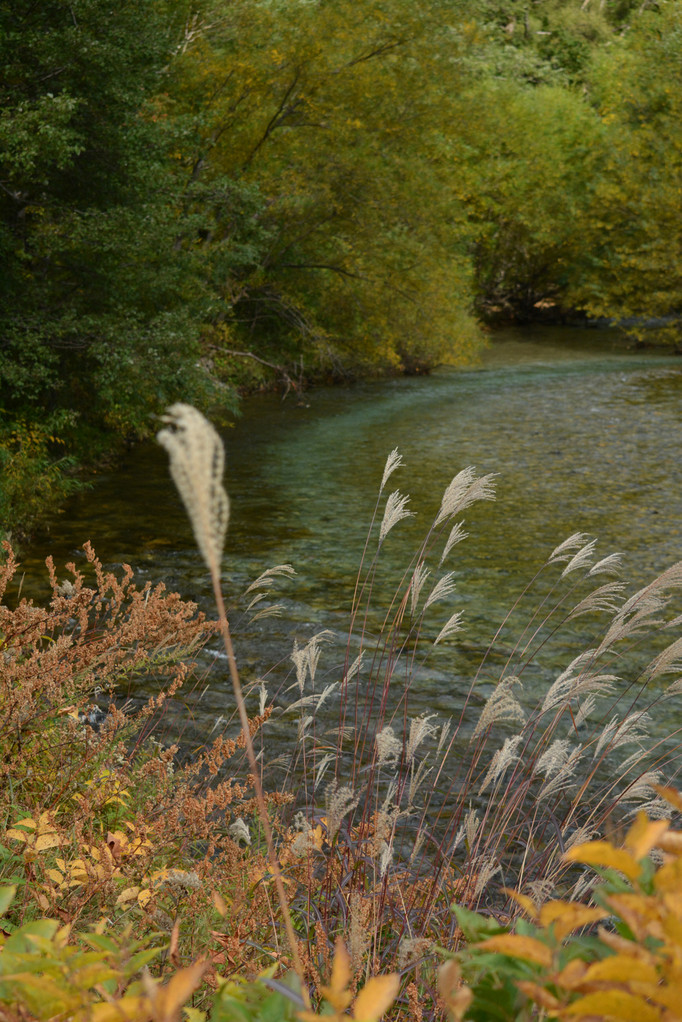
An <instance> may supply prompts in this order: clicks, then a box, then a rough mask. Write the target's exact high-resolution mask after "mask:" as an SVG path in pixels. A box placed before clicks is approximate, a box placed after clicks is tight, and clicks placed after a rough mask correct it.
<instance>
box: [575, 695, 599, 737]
mask: <svg viewBox="0 0 682 1022" xmlns="http://www.w3.org/2000/svg"><path fill="white" fill-rule="evenodd" d="M596 705H597V697H596V696H595V694H594V693H593V692H591V693H590V694H589V695H588V696H587V698H585V699H583V701H582V702H581V704H580V706H579V707H578V712H577V713H576V715H575V726H576V728H578V727H580V725H581V724H584V723H585V721H586V720H587V719H588V717H589V716H590V714H591V713H592V711H593V710H594V708H595V706H596Z"/></svg>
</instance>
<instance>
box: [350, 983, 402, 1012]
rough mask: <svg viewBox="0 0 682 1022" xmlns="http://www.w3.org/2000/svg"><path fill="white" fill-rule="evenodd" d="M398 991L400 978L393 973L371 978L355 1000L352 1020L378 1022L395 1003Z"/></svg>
mask: <svg viewBox="0 0 682 1022" xmlns="http://www.w3.org/2000/svg"><path fill="white" fill-rule="evenodd" d="M399 989H400V976H398V974H397V973H395V972H392V973H389V975H388V976H374V977H372V979H370V980H369V981H368V982H367V983H365V985H364V987H363V988H362V990H361V991H360V993H359V994H358V996H357V998H356V1000H355V1004H354V1005H353V1018H355V1019H357V1020H358V1022H378V1020H379V1019H380V1018H381V1016H382V1015H383V1014H384V1012H385V1011H387V1010H388V1009H389V1008H390V1007H391V1005H392V1004H393V1002H394V1001H395V999H396V997H397V996H398V990H399Z"/></svg>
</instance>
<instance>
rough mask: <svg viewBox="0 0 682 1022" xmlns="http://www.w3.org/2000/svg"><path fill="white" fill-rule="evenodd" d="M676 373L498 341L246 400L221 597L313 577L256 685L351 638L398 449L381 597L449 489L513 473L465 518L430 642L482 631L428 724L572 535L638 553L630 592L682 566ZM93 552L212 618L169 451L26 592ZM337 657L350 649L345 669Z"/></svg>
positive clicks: (659, 365) (643, 357) (436, 682)
mask: <svg viewBox="0 0 682 1022" xmlns="http://www.w3.org/2000/svg"><path fill="white" fill-rule="evenodd" d="M678 366H679V362H678V361H677V360H676V359H675V358H673V357H672V356H661V355H652V354H647V353H644V354H639V353H634V352H632V351H628V350H627V349H626V348H625V347H624V346H622V345H620V346H619V345H617V344H616V343H615V342H614V340H613V337H612V335H611V334H609V333H603V332H602V333H597V332H596V331H578V330H576V331H572V330H561V331H559V330H552V331H550V330H546V329H544V330H537V331H535V332H533V333H530V334H529V333H528V332H525V333H523V334H522V333H520V332H508V333H506V334H505V335H502V336H501V337H500V338H498V339H496V341H495V343H494V344H493V345H491V347H490V349H489V350H488V351H487V352H486V353H485V354H484V356H483V358H482V361H481V364H480V366H479V367H478V368H476V369H474V370H470V371H465V372H454V371H448V370H444V371H442V372H439V373H436V374H434V375H433V376H431V377H419V378H414V379H397V380H391V381H388V382H378V383H365V384H361V385H358V386H354V387H351V388H329V389H325V388H321V389H317V390H313V391H311V392H310V393H309V394H307V395H306V402H307V404H306V406H305V407H301V406H297V405H296V404H295V403H294V402H293V401H292V400H291V399H289V400H287V401H285V402H282V401H281V400H280V399H279V398H278V397H277V396H276V395H269V396H265V397H254V398H251V399H249V400H247V401H245V402H244V408H243V415H242V416H241V418H240V419H239V420H238V421H236V422H235V423H234V424H232V425H231V426H229V427H227V428H226V429H225V433H224V435H225V440H226V446H227V463H228V476H227V483H228V489H229V493H230V498H231V502H232V520H231V523H230V530H229V536H228V546H227V551H226V556H225V562H224V578H225V590H226V593H227V594H228V596H229V595H230V594H233V595H235V597H236V595H237V594H238V593H239V592H241V591H242V590H243V589H244V588H245V586H246V585H247V584H248V582H249V581H251V580H252V579H253V578H254V577H255V576H257V575H258V574H259V573H260V572H261V571H263V570H264V569H265V568H267V567H269V566H271V565H273V564H278V563H282V562H288V563H291V564H293V566H294V567H295V568H296V571H297V572H298V575H297V578H296V580H294V582H290V583H286V584H285V585H280V586H279V591H278V594H277V595H278V600H279V602H282V603H283V604H284V614H283V616H282V617H281V618H277V619H274V618H273V619H266V620H263V621H261V622H258V623H256V624H255V625H249V624H247V623H246V622H245V621H243V620H242V619H240V618H239V616H238V615H235V617H234V626H235V632H236V641H237V645H238V649H239V659H240V662H241V665H242V669H243V672H244V674H245V677H246V679H247V680H248V679H249V678H251V679H253V678H256V677H258V676H260V675H262V674H263V673H264V672H267V671H268V670H269V669H270V668H272V667H273V666H274V670H273V672H272V673H271V674H270V675H268V678H269V684H270V686H271V687H274V688H277V686H278V685H280V684H282V681H283V678H284V675H285V673H286V671H288V666H287V657H288V655H289V652H290V650H291V644H292V640H293V637H294V636H296V637H298V638H299V639H305V638H307V637H309V636H310V635H311V634H312V633H313V632H315V631H318V630H319V629H320V628H323V627H326V628H331V629H332V630H335V631H338V632H340V633H342V632H343V629H344V625H345V622H346V621H347V616H348V609H349V606H350V600H351V595H352V586H353V580H354V577H355V572H356V569H357V565H358V563H359V560H360V557H361V554H362V550H363V545H364V542H365V538H366V533H367V527H368V523H369V521H370V518H371V515H372V512H373V508H374V502H375V499H376V493H377V489H378V485H379V481H380V479H381V474H382V470H383V465H384V461H385V459H386V455H387V454H388V452H389V451H391V450H392V449H393V448H394V447H398V448H399V450H400V452H401V453H402V455H403V458H404V462H405V467H403V468H401V469H400V470H399V471H398V472H397V473H396V474H395V475H394V476H393V478H392V480H391V486H393V487H399V488H400V489H401V491H402V492H409V493H410V494H411V497H412V499H411V504H410V507H411V508H412V509H413V510H414V511H416V512H417V514H416V516H415V518H413V519H410V520H409V521H407V522H402V523H400V525H399V526H397V527H396V529H395V530H394V532H393V533H391V535H390V536H389V538H388V540H387V541H386V544H385V549H384V550H383V552H382V557H381V560H380V565H379V570H378V573H377V581H376V587H377V593H380V592H382V591H385V593H386V598H388V594H390V592H391V591H392V588H393V586H394V585H395V584H396V582H397V580H398V579H399V578H400V576H401V573H402V570H403V568H404V567H405V565H406V564H407V563H408V562H409V560H410V558H411V556H412V554H413V551H414V549H415V546H416V543H417V542H418V541H419V538H420V537H421V536H422V535H423V533H424V531H425V530H426V528H427V527H428V524H429V522H430V520H431V519H432V517H433V515H434V514H435V512H436V511H437V509H438V506H439V504H440V498H441V495H442V491H443V489H444V487H445V486H446V485H447V483H448V482H449V481H450V479H451V478H452V476H453V475H454V474H455V473H456V472H457V471H458V470H459V469H461V468H463V467H464V466H467V465H475V466H476V467H477V469H478V471H479V472H481V473H484V472H496V473H498V480H497V484H498V485H497V489H498V499H497V502H496V503H495V504H481V505H477V506H476V507H474V508H472V509H471V510H470V511H469V512H468V513H467V514H466V518H467V530H468V531H469V533H470V538H469V539H468V540H467V541H466V542H465V543H463V544H461V545H459V546H458V547H456V549H455V551H453V553H452V554H451V556H450V558H449V561H448V564H447V565H446V567H447V568H449V569H453V570H456V572H457V592H456V594H455V595H454V597H452V598H451V605H448V606H446V605H441V606H442V609H440V608H434V611H436V610H438V611H439V612H438V613H437V614H434V624H433V628H432V629H431V630H432V632H433V634H434V635H435V634H436V631H437V630H438V628H439V627H440V625H441V624H442V622H443V620H445V618H447V616H449V613H451V612H452V610H454V609H456V608H457V607H461V608H462V609H463V610H464V612H465V616H466V620H467V622H468V625H469V630H468V631H467V632H466V633H464V638H463V639H462V641H461V642H459V643H458V644H457V645H456V647H455V648H454V649H453V648H449V649H445V650H443V651H442V652H440V654H439V655H438V656H437V657H435V658H434V660H433V662H432V663H431V664H430V666H429V667H428V668H426V667H425V669H424V671H423V673H422V674H421V675H420V676H419V680H418V683H417V687H416V689H415V693H414V695H415V703H414V706H413V708H414V709H415V710H419V709H425V708H428V709H429V710H430V711H437V712H442V713H446V714H449V713H452V712H453V711H454V710H456V708H457V706H458V705H459V701H460V700H461V691H462V689H463V687H465V683H466V681H467V680H468V677H469V675H470V672H471V670H472V667H473V664H474V663H476V662H478V661H480V649H481V646H482V645H483V646H484V644H485V642H486V641H487V640H488V638H489V637H490V636H491V635H492V634H493V632H494V630H495V627H496V625H497V623H498V621H499V620H500V618H501V616H502V614H503V613H504V611H505V610H506V608H507V607H508V606H509V605H510V603H511V602H512V600H513V598H514V597H515V595H516V594H517V592H518V591H519V590H520V588H521V587H522V585H523V583H524V582H525V581H526V580H527V579H528V578H529V577H530V576H531V575H532V574H533V572H534V571H535V570H536V569H537V567H538V566H539V565H540V564H541V563H542V562H543V561H544V559H545V558H546V556H547V554H548V553H549V552H550V551H551V550H552V548H553V547H554V546H556V544H557V543H558V542H559V541H560V540H561V539H563V538H565V537H566V536H567V535H569V534H570V533H573V532H575V531H582V532H587V533H590V534H592V535H595V536H597V537H599V550H600V551H601V553H602V554H606V553H609V552H611V551H613V550H620V551H624V552H625V558H624V562H625V573H626V576H627V577H628V578H630V579H633V580H634V582H635V583H637V584H642V583H644V582H645V581H646V580H648V579H649V578H651V577H652V576H653V575H654V573H656V572H658V571H660V570H661V569H662V568H664V567H665V566H667V565H668V564H669V563H671V562H673V561H675V560H677V559H679V558H680V553H681V551H682V541H681V539H680V529H681V526H682V485H681V484H682V467H681V466H680V458H679V439H678V438H679V430H680V414H681V409H682V382H681V381H682V376H681V374H680V371H679V368H678ZM86 539H90V540H91V541H92V543H93V545H94V546H95V549H96V550H97V552H98V554H99V556H100V557H101V558H102V559H103V560H104V561H105V562H106V563H108V564H112V563H114V564H115V563H119V562H123V561H126V562H129V563H130V564H132V565H133V567H134V568H135V569H136V570H137V571H138V572H139V573H141V574H142V576H143V577H149V578H152V579H154V580H157V579H158V580H163V581H165V582H166V583H167V585H168V586H169V587H172V588H176V589H178V590H179V591H180V592H181V593H182V594H183V595H184V596H186V597H190V598H193V599H196V600H198V601H199V602H200V603H201V604H202V605H204V606H206V607H207V608H208V607H210V597H209V586H208V581H207V579H206V575H205V571H204V568H203V564H202V562H201V561H200V558H199V556H198V554H197V552H196V550H195V547H194V544H193V541H192V537H191V532H190V528H189V526H188V523H187V521H186V519H185V516H184V513H183V511H182V509H181V507H180V504H179V501H178V498H177V497H176V494H175V492H174V490H173V487H172V484H171V482H170V479H169V476H168V472H167V465H166V458H165V454H164V452H163V451H161V450H160V449H158V448H157V447H156V446H155V445H154V444H149V445H147V446H143V447H140V448H139V449H137V450H135V451H133V452H131V454H130V455H129V456H128V458H127V460H126V461H125V463H124V464H123V465H122V466H121V468H120V469H119V470H118V471H117V472H116V473H115V474H110V475H106V474H105V475H102V476H101V477H99V478H98V479H97V480H96V482H95V485H94V487H93V489H92V490H91V491H89V492H88V493H85V494H84V495H81V496H80V497H78V498H77V499H76V500H74V501H72V502H71V504H70V505H69V507H68V508H67V510H66V512H65V513H64V514H62V515H60V516H58V517H55V519H54V520H53V521H52V523H51V525H50V530H49V535H45V536H43V537H42V538H41V539H40V541H39V542H38V543H37V544H36V545H35V547H34V548H33V549H32V550H31V551H30V553H29V556H26V557H25V558H24V560H23V568H24V570H25V572H26V579H25V583H24V584H25V588H26V589H27V590H28V591H30V592H32V593H35V594H36V595H39V594H40V593H41V592H42V593H46V592H47V587H46V586H45V585H44V584H43V583H42V582H41V581H40V580H41V579H42V578H44V573H43V571H42V569H41V567H40V566H41V562H42V560H43V559H44V557H45V555H46V554H47V553H48V552H51V553H53V554H54V556H55V559H56V561H57V563H58V564H63V563H64V562H65V561H68V560H72V559H76V560H78V558H79V556H80V555H79V552H78V551H79V548H80V546H81V544H82V543H83V542H84V541H85V540H86ZM382 599H383V597H379V596H377V600H376V602H377V608H379V607H380V606H381V603H382ZM377 614H378V610H377ZM564 641H565V642H566V643H567V644H568V645H567V649H566V653H567V660H568V659H570V658H571V656H572V655H574V653H575V650H573V651H572V652H571V650H570V644H571V636H570V635H568V637H567V638H566V639H565V640H564ZM339 658H340V659H341V660H342V659H343V653H342V652H341V653H340V654H339V655H338V656H337V657H336V660H335V663H338V660H339ZM277 665H280V666H279V667H278V666H277ZM561 666H565V664H562V665H561ZM228 692H229V683H228V681H227V677H226V676H224V677H223V675H222V674H221V673H220V672H219V671H218V672H214V673H213V675H212V680H211V684H210V688H209V691H208V692H207V694H206V696H205V698H204V701H203V703H202V704H201V705H202V709H201V711H200V713H199V715H198V717H197V719H196V721H195V727H196V728H197V729H198V730H199V731H205V730H206V723H207V721H213V720H214V719H215V717H216V716H217V715H218V714H219V713H221V712H224V711H225V709H226V707H228V706H229V704H230V703H231V700H230V698H229V695H228Z"/></svg>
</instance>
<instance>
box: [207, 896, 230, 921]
mask: <svg viewBox="0 0 682 1022" xmlns="http://www.w3.org/2000/svg"><path fill="white" fill-rule="evenodd" d="M211 901H212V902H213V907H214V908H215V910H216V912H218V914H219V915H221V916H222V917H223V919H224V918H225V916H226V915H227V902H226V901H225V899H224V898H223V896H222V894H219V893H218V891H211Z"/></svg>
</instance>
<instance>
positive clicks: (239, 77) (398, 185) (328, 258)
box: [166, 0, 478, 371]
mask: <svg viewBox="0 0 682 1022" xmlns="http://www.w3.org/2000/svg"><path fill="white" fill-rule="evenodd" d="M218 10H219V14H220V16H218V13H216V12H215V11H214V13H213V16H212V17H209V16H208V15H207V17H206V23H205V24H204V25H201V24H198V25H196V26H195V29H194V34H193V37H192V39H191V40H189V41H188V45H187V48H186V51H185V54H184V57H183V59H182V60H181V61H178V62H177V63H176V66H175V73H176V75H177V79H176V87H175V89H173V90H170V95H169V97H168V101H167V105H166V115H167V116H168V117H169V118H170V119H171V120H172V121H173V122H174V123H176V124H181V123H182V124H183V125H184V138H185V139H186V146H185V150H184V160H185V164H186V169H187V172H188V173H189V175H190V176H191V179H192V180H193V181H196V180H203V181H206V182H209V183H210V182H211V181H212V180H213V179H214V178H215V177H220V176H227V177H228V178H231V179H232V180H233V181H235V182H239V183H240V184H241V185H245V184H248V185H249V186H253V187H255V188H257V189H258V190H259V192H260V194H261V195H262V197H263V201H264V203H265V208H264V210H263V214H262V217H261V224H262V226H263V229H264V230H267V233H268V235H269V241H268V243H267V245H265V246H264V247H263V248H262V249H261V251H260V253H259V254H258V259H257V260H256V261H255V262H253V263H252V264H250V265H247V264H244V266H243V267H242V270H243V272H241V273H237V275H236V279H235V280H233V283H232V286H233V296H234V302H233V304H234V315H233V318H232V321H231V322H229V321H227V322H225V321H223V322H221V324H220V331H218V336H217V338H216V343H217V344H218V345H220V344H223V345H227V346H229V345H233V346H234V345H235V344H236V343H239V345H240V347H241V346H243V339H244V337H247V338H248V342H249V345H250V347H251V349H252V351H255V353H256V354H258V355H259V356H261V357H264V358H273V359H274V358H277V357H282V356H283V357H285V358H286V359H287V360H288V361H289V362H290V363H293V362H296V361H298V360H301V359H305V360H306V361H307V362H309V363H310V362H312V363H313V364H316V365H317V366H318V367H320V368H324V367H332V368H334V367H336V368H337V369H339V370H340V371H346V370H348V369H351V370H352V369H355V368H357V367H358V366H363V365H364V366H367V365H372V366H377V365H379V366H391V365H392V366H402V367H403V368H408V369H413V370H417V369H420V368H426V367H428V366H429V365H432V364H434V363H435V362H438V361H461V360H462V359H464V358H466V357H468V355H469V354H470V353H471V351H472V350H473V349H474V348H475V346H476V343H477V339H478V337H477V329H476V326H475V323H474V321H473V320H472V318H471V315H470V312H469V305H470V288H469V277H470V268H469V260H468V257H467V251H466V247H467V237H466V228H465V220H464V217H463V216H462V215H461V211H458V209H457V203H456V201H455V200H454V192H453V189H452V181H451V169H450V166H449V162H448V160H447V142H446V139H447V135H448V133H449V131H450V128H451V126H450V120H451V117H452V114H453V110H454V107H453V100H454V98H455V97H456V95H457V93H458V91H459V90H460V88H461V74H460V70H459V63H458V55H459V54H460V53H461V52H462V51H463V50H464V49H465V48H466V47H467V46H468V45H469V42H468V37H467V32H466V31H465V30H464V29H463V28H462V26H461V25H459V24H457V23H453V24H451V23H450V22H449V21H448V20H444V18H443V15H444V9H443V8H442V6H441V5H439V4H436V3H430V4H425V5H414V4H411V3H407V2H400V0H391V2H390V3H389V2H387V0H370V2H368V3H363V4H361V5H358V4H355V3H352V2H350V0H334V2H330V3H269V4H263V3H259V2H257V0H239V2H237V3H234V4H231V5H230V6H229V7H225V6H222V5H221V6H220V8H219V9H218Z"/></svg>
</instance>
